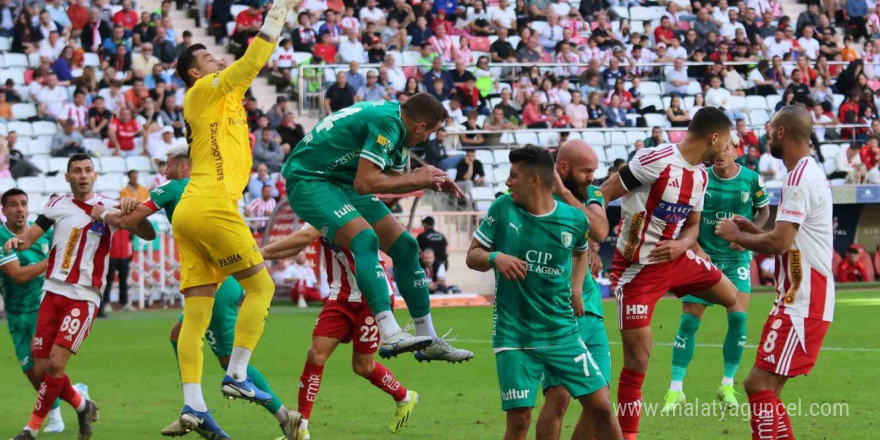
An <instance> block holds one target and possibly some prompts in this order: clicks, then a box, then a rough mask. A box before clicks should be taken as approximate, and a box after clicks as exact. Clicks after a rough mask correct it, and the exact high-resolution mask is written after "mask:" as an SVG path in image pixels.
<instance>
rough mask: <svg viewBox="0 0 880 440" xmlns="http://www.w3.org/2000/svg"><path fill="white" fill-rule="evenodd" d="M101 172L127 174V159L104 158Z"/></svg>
mask: <svg viewBox="0 0 880 440" xmlns="http://www.w3.org/2000/svg"><path fill="white" fill-rule="evenodd" d="M101 171H103V172H104V173H106V174H109V173H125V172H126V171H128V168H127V167H126V166H125V159H123V158H121V157H113V156H111V157H102V158H101Z"/></svg>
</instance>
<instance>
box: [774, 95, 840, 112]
mask: <svg viewBox="0 0 880 440" xmlns="http://www.w3.org/2000/svg"><path fill="white" fill-rule="evenodd" d="M832 98H833V100H834V109H835V110H836V109H837V108H838V107H840V104H843V100H844V99H845V97H844V96H843V95H840V94H837V93H835V94H834V95H832ZM780 100H781V99H777V101H780ZM773 105H774V106H775V105H776V104H775V103H774V104H773ZM774 108H775V107H774Z"/></svg>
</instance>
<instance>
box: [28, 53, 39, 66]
mask: <svg viewBox="0 0 880 440" xmlns="http://www.w3.org/2000/svg"><path fill="white" fill-rule="evenodd" d="M40 64H42V60H41V59H40V54H39V53H32V54H30V55H28V67H30V68H32V69H36V68H38V67H40Z"/></svg>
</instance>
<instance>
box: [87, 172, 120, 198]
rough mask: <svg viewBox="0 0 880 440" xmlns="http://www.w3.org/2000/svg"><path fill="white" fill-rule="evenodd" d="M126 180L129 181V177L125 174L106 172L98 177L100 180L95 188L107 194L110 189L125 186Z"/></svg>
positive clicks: (114, 189) (117, 189)
mask: <svg viewBox="0 0 880 440" xmlns="http://www.w3.org/2000/svg"><path fill="white" fill-rule="evenodd" d="M126 182H128V179H126V178H125V174H120V173H111V174H104V175H102V176H100V177H98V181H97V182H95V189H96V190H98V191H100V192H102V193H105V194H106V193H107V192H108V191H119V190H120V189H122V187H124V186H125V184H126Z"/></svg>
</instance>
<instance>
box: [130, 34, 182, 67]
mask: <svg viewBox="0 0 880 440" xmlns="http://www.w3.org/2000/svg"><path fill="white" fill-rule="evenodd" d="M183 32H184V34H186V33H188V32H189V31H183ZM141 50H143V48H141ZM153 55H154V56H155V57H156V58H158V59H159V61H160V62H162V63H165V64H173V63H175V62H176V61H177V55H178V51H177V44H175V42H174V40H172V39H170V38H168V36H167V32H166V28H165V27H162V26H156V38H154V39H153Z"/></svg>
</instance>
